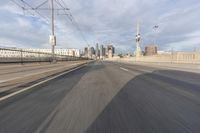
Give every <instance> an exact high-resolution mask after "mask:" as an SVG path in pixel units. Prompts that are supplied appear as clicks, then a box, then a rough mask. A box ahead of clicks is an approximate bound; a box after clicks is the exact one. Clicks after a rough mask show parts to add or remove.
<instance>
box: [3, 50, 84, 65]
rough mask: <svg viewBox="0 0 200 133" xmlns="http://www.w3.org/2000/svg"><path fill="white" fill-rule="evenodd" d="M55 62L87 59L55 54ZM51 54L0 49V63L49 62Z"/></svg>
mask: <svg viewBox="0 0 200 133" xmlns="http://www.w3.org/2000/svg"><path fill="white" fill-rule="evenodd" d="M54 58H55V59H56V61H76V60H87V58H83V57H76V56H69V55H61V54H55V57H54ZM51 61H52V54H51V53H44V52H33V51H26V50H22V49H11V48H0V63H22V64H23V63H31V62H51Z"/></svg>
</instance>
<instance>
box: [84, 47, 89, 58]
mask: <svg viewBox="0 0 200 133" xmlns="http://www.w3.org/2000/svg"><path fill="white" fill-rule="evenodd" d="M88 54H89V51H88V47H85V48H84V56H85V57H88Z"/></svg>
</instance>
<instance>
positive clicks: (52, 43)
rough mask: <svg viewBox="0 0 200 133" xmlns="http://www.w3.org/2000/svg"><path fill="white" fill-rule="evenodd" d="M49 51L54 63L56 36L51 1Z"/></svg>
mask: <svg viewBox="0 0 200 133" xmlns="http://www.w3.org/2000/svg"><path fill="white" fill-rule="evenodd" d="M49 40H50V44H51V50H52V63H55V62H56V60H55V46H56V36H55V33H54V3H53V0H51V35H50V36H49Z"/></svg>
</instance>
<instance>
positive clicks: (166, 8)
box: [0, 0, 200, 53]
mask: <svg viewBox="0 0 200 133" xmlns="http://www.w3.org/2000/svg"><path fill="white" fill-rule="evenodd" d="M15 1H20V0H15ZM25 1H27V2H28V3H30V4H31V5H33V6H36V5H38V4H40V3H41V2H43V1H45V0H37V1H33V0H25ZM59 1H61V0H59ZM64 1H65V3H66V4H67V6H68V8H70V11H71V13H72V14H73V16H74V18H75V19H76V21H77V23H78V25H79V27H80V29H81V31H82V34H84V37H85V38H86V40H87V42H88V43H89V44H90V46H95V43H97V42H98V43H100V44H105V45H106V44H108V43H113V44H114V46H115V47H116V50H117V51H118V52H131V53H132V52H133V51H134V49H135V34H136V22H137V21H139V22H140V24H141V37H142V38H141V47H142V48H143V47H144V46H145V45H148V44H151V43H153V42H154V41H155V42H156V44H157V45H158V49H159V50H166V51H168V50H171V49H172V48H173V49H174V50H176V51H193V50H194V49H196V50H200V1H199V0H64ZM44 6H48V4H47V5H44ZM41 13H42V14H43V15H45V16H47V17H49V16H50V13H49V12H42V11H41ZM55 23H56V30H55V33H56V35H57V48H80V49H82V48H83V47H85V46H87V44H86V42H85V41H84V39H83V37H82V35H81V34H80V32H79V31H78V30H77V28H76V27H75V26H74V25H73V24H72V22H71V21H70V20H69V19H68V18H67V16H64V15H58V16H56V22H55ZM155 25H159V28H158V29H157V31H155V30H153V26H155ZM49 34H50V26H49V22H48V21H46V20H44V19H42V18H41V17H39V16H37V15H35V16H32V15H31V14H30V13H27V12H25V15H24V13H23V11H22V10H21V9H20V8H19V7H18V6H16V5H15V4H13V2H11V1H9V0H1V1H0V46H6V47H20V48H21V47H23V48H30V47H31V48H50V45H49V44H48V36H49Z"/></svg>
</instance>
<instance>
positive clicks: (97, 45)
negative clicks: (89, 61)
mask: <svg viewBox="0 0 200 133" xmlns="http://www.w3.org/2000/svg"><path fill="white" fill-rule="evenodd" d="M96 59H99V44H98V43H97V44H96Z"/></svg>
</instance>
